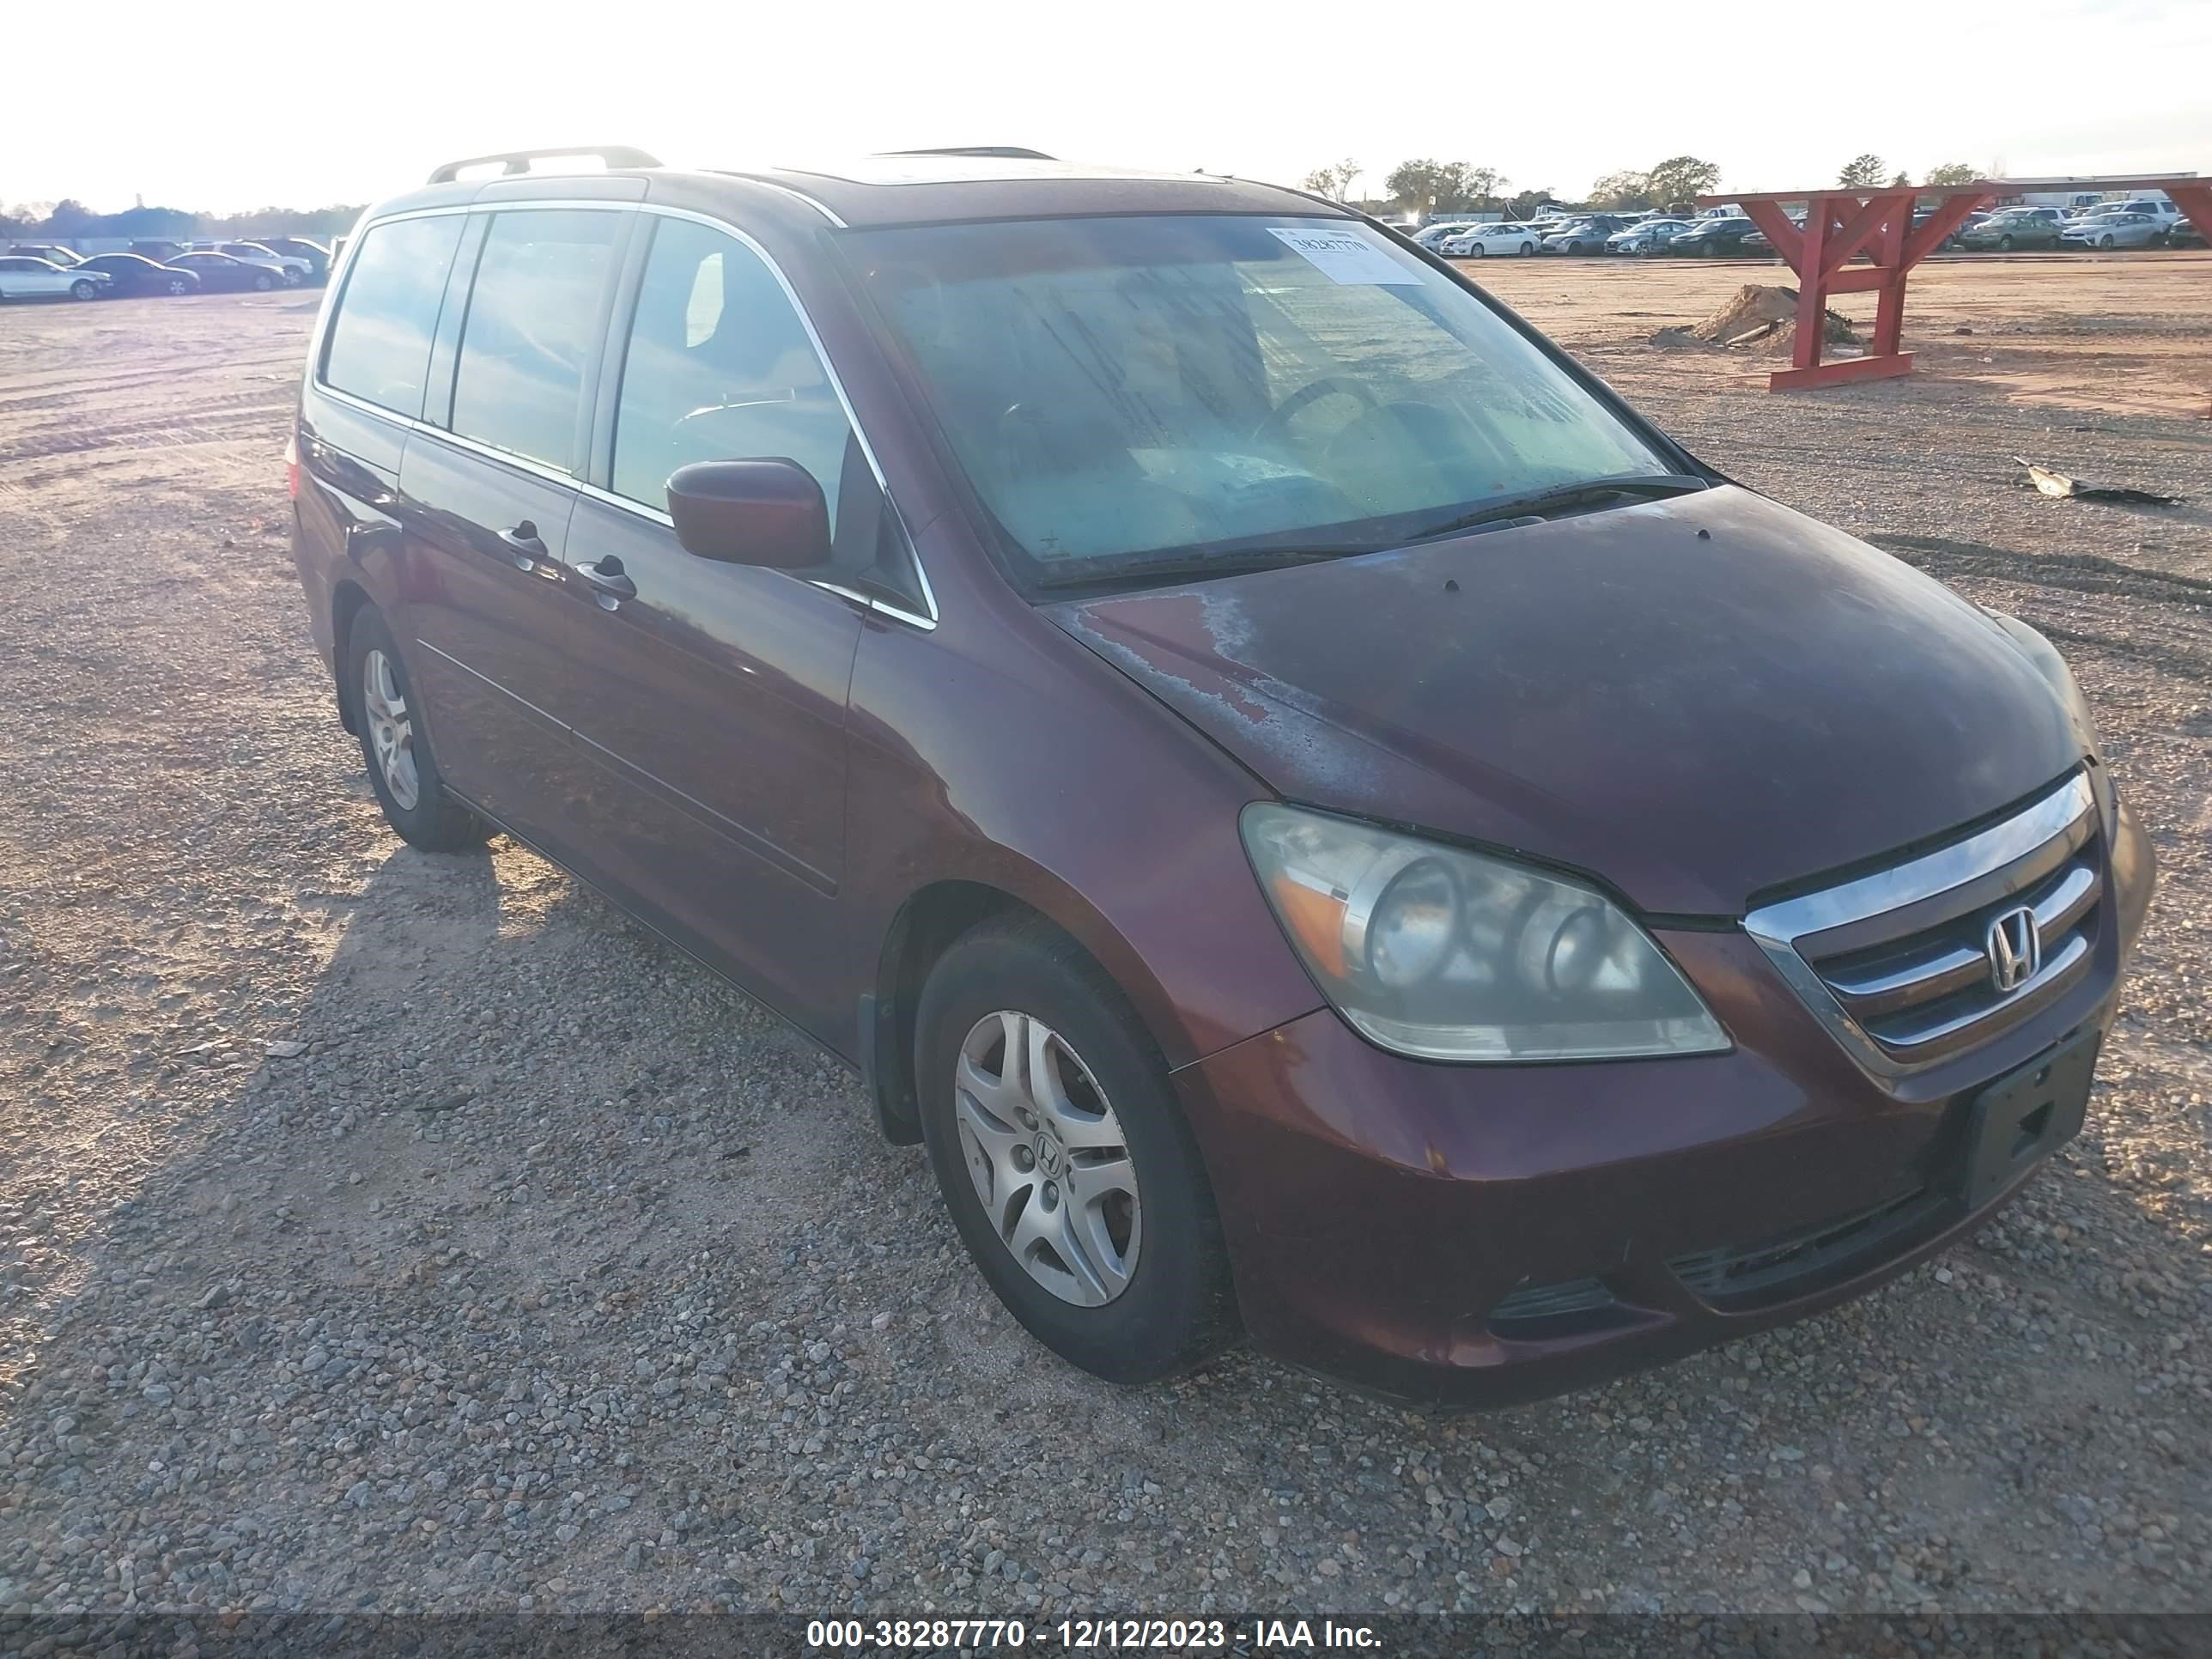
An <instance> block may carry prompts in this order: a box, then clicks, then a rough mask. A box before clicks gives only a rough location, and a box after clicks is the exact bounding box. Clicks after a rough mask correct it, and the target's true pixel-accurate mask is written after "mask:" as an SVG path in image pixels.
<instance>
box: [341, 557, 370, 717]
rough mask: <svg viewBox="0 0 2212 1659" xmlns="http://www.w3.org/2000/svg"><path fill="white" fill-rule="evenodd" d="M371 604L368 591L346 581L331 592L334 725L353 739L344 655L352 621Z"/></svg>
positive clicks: (355, 715)
mask: <svg viewBox="0 0 2212 1659" xmlns="http://www.w3.org/2000/svg"><path fill="white" fill-rule="evenodd" d="M373 603H374V602H373V601H372V600H371V599H369V597H368V589H367V588H365V587H363V586H362V585H361V584H360V583H359V582H357V581H354V580H350V579H345V580H340V581H339V582H338V583H337V586H334V587H332V588H331V683H332V689H333V690H336V691H337V699H338V724H339V725H340V726H343V727H344V728H345V729H346V730H347V731H348V732H351V733H352V734H353V735H354V736H356V737H359V736H360V735H361V720H360V716H359V715H358V714H356V712H355V709H354V706H353V705H354V697H353V692H352V690H351V689H350V688H349V686H348V685H347V684H346V681H347V679H348V678H349V676H348V675H347V673H346V671H345V665H346V652H347V648H348V645H349V641H351V639H352V636H353V625H354V623H355V621H356V619H357V618H358V617H360V615H361V613H362V611H366V610H368V609H369V608H370V606H371V605H372V604H373Z"/></svg>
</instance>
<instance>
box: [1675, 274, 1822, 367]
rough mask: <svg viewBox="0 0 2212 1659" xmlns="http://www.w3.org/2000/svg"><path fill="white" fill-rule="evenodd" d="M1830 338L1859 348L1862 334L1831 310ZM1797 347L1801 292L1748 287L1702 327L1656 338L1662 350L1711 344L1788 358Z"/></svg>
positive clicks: (1682, 328) (1686, 327)
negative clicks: (1858, 344) (1799, 297)
mask: <svg viewBox="0 0 2212 1659" xmlns="http://www.w3.org/2000/svg"><path fill="white" fill-rule="evenodd" d="M1825 314H1826V318H1827V323H1826V330H1827V333H1826V339H1827V343H1829V344H1830V345H1857V343H1858V338H1859V337H1858V335H1857V332H1856V331H1854V330H1853V329H1852V327H1851V325H1850V321H1849V319H1845V318H1843V317H1839V316H1838V315H1837V314H1836V313H1834V312H1832V311H1831V312H1828V313H1825ZM1796 342H1797V290H1796V289H1794V288H1779V287H1769V286H1767V285H1766V284H1765V283H1745V284H1744V285H1743V286H1742V287H1741V288H1740V289H1736V291H1735V297H1734V298H1733V299H1731V300H1730V301H1729V302H1728V303H1727V304H1726V305H1724V306H1723V307H1721V308H1720V309H1719V310H1718V311H1716V312H1715V313H1713V314H1712V315H1711V316H1710V317H1708V318H1706V319H1705V321H1703V322H1702V323H1692V324H1687V325H1676V326H1674V327H1672V328H1662V329H1661V330H1660V331H1658V332H1657V333H1656V334H1654V335H1653V336H1652V337H1651V343H1652V344H1653V345H1659V346H1679V345H1694V344H1710V345H1719V346H1728V347H1730V348H1732V349H1759V350H1762V351H1771V352H1773V353H1775V354H1776V355H1777V356H1789V355H1790V351H1791V350H1792V349H1794V347H1795V346H1796Z"/></svg>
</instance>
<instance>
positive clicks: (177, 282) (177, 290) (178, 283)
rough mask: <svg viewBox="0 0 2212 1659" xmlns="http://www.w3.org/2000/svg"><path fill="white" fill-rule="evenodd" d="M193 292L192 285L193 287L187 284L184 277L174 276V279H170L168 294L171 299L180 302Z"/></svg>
mask: <svg viewBox="0 0 2212 1659" xmlns="http://www.w3.org/2000/svg"><path fill="white" fill-rule="evenodd" d="M191 291H192V285H191V283H188V282H186V281H185V279H184V278H183V277H181V276H172V277H171V278H170V279H169V287H168V292H169V295H170V297H171V298H173V299H179V300H180V299H182V298H183V297H184V296H185V295H187V294H190V293H191Z"/></svg>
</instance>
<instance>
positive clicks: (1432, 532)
mask: <svg viewBox="0 0 2212 1659" xmlns="http://www.w3.org/2000/svg"><path fill="white" fill-rule="evenodd" d="M1707 488H1710V486H1709V485H1708V484H1707V483H1706V482H1705V480H1704V479H1703V478H1699V477H1692V475H1691V474H1689V473H1687V472H1648V473H1643V474H1639V475H1637V476H1634V477H1625V478H1589V479H1585V480H1584V481H1583V482H1582V483H1571V484H1554V485H1553V486H1552V487H1551V488H1549V489H1532V490H1529V491H1527V492H1526V493H1524V494H1522V495H1501V496H1499V497H1498V499H1497V500H1496V501H1485V502H1484V503H1483V504H1482V505H1481V506H1480V507H1475V508H1474V509H1472V510H1471V511H1468V512H1466V513H1461V514H1460V515H1459V516H1458V517H1456V518H1452V519H1446V520H1444V521H1443V523H1442V524H1432V525H1431V526H1428V528H1426V529H1425V530H1422V531H1419V532H1416V533H1415V534H1413V535H1412V536H1410V537H1408V538H1407V540H1408V541H1414V542H1425V541H1432V540H1434V539H1435V538H1437V537H1438V536H1449V535H1453V534H1455V533H1456V532H1459V531H1462V530H1472V529H1474V527H1475V526H1477V525H1482V524H1488V523H1490V522H1492V520H1498V519H1541V518H1543V517H1544V516H1545V515H1546V514H1547V513H1563V512H1565V511H1566V510H1567V509H1568V508H1570V507H1589V506H1591V505H1594V504H1595V503H1597V502H1600V501H1605V500H1607V499H1608V498H1609V497H1612V496H1614V495H1687V494H1688V493H1689V492H1690V491H1692V490H1693V489H1707Z"/></svg>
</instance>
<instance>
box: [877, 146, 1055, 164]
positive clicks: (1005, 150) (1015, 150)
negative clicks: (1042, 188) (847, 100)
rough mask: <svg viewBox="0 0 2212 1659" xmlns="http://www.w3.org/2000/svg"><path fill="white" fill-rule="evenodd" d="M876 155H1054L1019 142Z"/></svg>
mask: <svg viewBox="0 0 2212 1659" xmlns="http://www.w3.org/2000/svg"><path fill="white" fill-rule="evenodd" d="M876 154H877V155H990V156H995V157H997V158H998V159H999V160H1000V161H1054V160H1057V159H1058V158H1057V157H1055V156H1051V155H1046V154H1045V153H1044V152H1043V151H1042V150H1041V149H1023V148H1022V147H1021V146H1020V145H1019V144H955V145H951V146H948V147H946V148H944V149H882V150H878V151H877V152H876Z"/></svg>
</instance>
